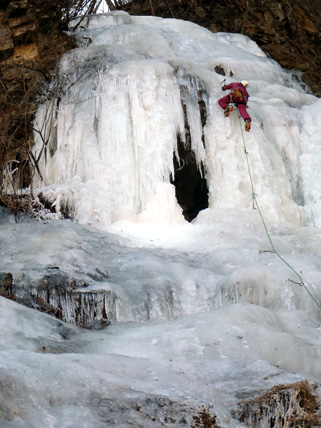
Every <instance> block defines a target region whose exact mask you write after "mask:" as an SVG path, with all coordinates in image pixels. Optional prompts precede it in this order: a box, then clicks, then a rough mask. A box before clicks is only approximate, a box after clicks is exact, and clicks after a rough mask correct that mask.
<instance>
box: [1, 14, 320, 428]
mask: <svg viewBox="0 0 321 428" xmlns="http://www.w3.org/2000/svg"><path fill="white" fill-rule="evenodd" d="M76 24H77V23H75V25H76ZM74 35H75V36H76V37H77V40H78V46H79V47H78V48H77V49H74V50H72V51H70V52H68V53H66V54H65V55H64V56H63V57H62V59H61V62H60V64H59V78H58V79H57V80H55V82H53V83H52V86H51V88H50V89H51V98H50V101H48V102H47V103H46V104H43V105H41V106H40V108H39V111H38V113H37V117H36V121H35V123H34V128H35V130H36V131H35V137H36V145H35V147H34V157H35V159H36V160H37V162H38V163H37V166H38V174H37V176H36V177H35V180H34V187H36V188H33V194H34V195H35V196H38V198H39V202H40V204H41V203H42V204H43V207H44V208H43V210H41V212H40V213H39V217H38V218H37V219H35V218H29V217H22V218H20V219H19V221H17V219H16V218H15V217H14V216H12V215H11V214H10V212H9V211H7V210H5V209H4V208H2V207H0V243H1V246H0V256H1V257H0V293H1V296H0V323H1V325H0V403H1V404H0V426H1V428H43V427H45V428H47V427H48V428H49V427H50V428H74V427H77V428H106V427H116V428H131V427H133V426H135V427H144V428H162V427H167V428H184V427H191V426H194V427H196V426H199V427H200V426H205V424H203V425H202V424H201V423H199V421H200V420H201V419H200V418H201V416H200V415H202V414H203V415H204V412H205V416H206V417H207V418H209V419H207V420H210V421H211V423H212V426H214V420H215V426H219V427H221V428H244V427H246V426H249V421H252V422H253V421H256V422H257V423H258V424H257V425H255V426H257V427H259V426H260V427H262V428H263V427H266V426H274V427H275V428H278V427H280V428H281V426H282V427H284V426H285V424H288V423H290V421H294V420H295V424H299V423H300V419H298V418H300V417H306V416H307V417H310V416H311V415H307V413H306V411H308V410H309V409H310V410H311V409H312V410H311V412H312V416H313V417H315V418H316V412H317V411H316V410H315V408H314V407H313V406H312V405H311V403H312V401H313V400H312V399H311V394H312V395H315V397H316V398H315V400H316V401H317V400H319V401H320V398H321V387H320V382H321V365H320V358H321V336H320V332H321V324H320V322H321V310H320V308H319V307H318V306H317V305H316V304H315V302H314V301H313V299H311V298H310V297H311V296H309V294H308V293H307V292H306V290H305V289H304V288H303V287H301V286H300V284H298V283H297V282H296V280H297V278H296V277H295V275H294V272H293V271H291V269H289V267H288V266H287V265H286V264H285V263H282V261H281V260H280V259H278V258H277V257H276V255H275V254H273V253H272V252H270V251H269V250H270V246H269V240H268V237H267V234H266V230H265V229H264V226H263V224H262V221H261V218H260V215H259V212H258V210H255V209H253V208H252V204H253V198H252V194H251V185H250V179H249V172H248V169H247V162H246V156H245V153H244V147H243V137H244V142H245V145H246V149H245V150H246V152H247V154H248V157H249V161H250V167H251V173H252V177H253V184H254V188H255V195H256V198H257V200H258V202H259V205H260V207H261V209H262V212H263V215H264V219H265V221H266V225H267V229H268V231H269V233H270V236H271V237H272V239H273V243H274V245H275V246H276V248H277V249H278V251H279V253H280V254H281V255H282V257H284V259H285V260H286V261H287V262H288V263H289V264H290V265H291V266H293V267H294V268H295V269H296V270H297V272H299V273H300V275H302V277H303V280H304V283H305V285H306V286H307V288H308V290H310V292H311V293H312V294H313V296H315V298H316V300H317V301H318V302H321V272H320V270H321V245H320V238H321V231H320V226H321V187H320V172H319V171H320V167H319V165H320V161H321V145H320V141H319V140H320V138H319V135H320V131H321V129H320V123H321V108H320V107H321V100H318V99H317V98H316V97H314V96H312V95H311V94H308V93H307V92H306V91H305V90H304V87H303V86H302V85H301V83H300V82H299V81H298V79H296V77H295V75H291V73H287V72H285V71H284V70H282V68H281V67H280V66H279V65H278V64H276V63H275V62H274V61H272V60H271V59H269V58H267V57H266V55H265V54H264V53H263V52H262V51H261V50H260V49H259V48H258V46H257V45H256V44H255V43H254V42H253V41H251V40H250V39H248V38H246V37H244V36H242V35H240V34H225V33H224V34H223V33H215V34H213V33H211V32H210V31H207V30H206V29H204V28H201V27H199V26H197V25H195V24H192V23H190V22H184V21H179V20H175V19H161V18H156V17H134V16H129V15H128V14H126V13H124V12H115V13H110V14H105V15H99V16H92V17H86V18H85V19H84V20H83V21H81V22H80V23H79V26H78V28H77V30H76V32H75V33H74ZM223 79H226V80H227V82H232V81H239V80H242V79H246V80H248V81H249V83H250V87H249V92H250V101H249V110H248V111H249V113H250V115H251V117H252V129H251V131H250V132H249V133H245V132H242V128H243V126H244V124H243V122H242V120H241V121H240V120H239V118H238V115H237V113H236V112H233V113H232V114H231V115H230V117H229V118H225V117H224V114H223V111H222V109H220V107H219V106H218V104H217V100H218V99H219V98H220V97H221V96H222V95H223V94H224V95H225V94H226V93H225V92H224V93H223V92H222V91H221V82H222V80H223ZM240 125H241V126H240ZM199 198H200V199H201V200H199ZM65 217H68V218H65ZM38 220H39V221H38ZM186 220H189V221H186ZM3 296H4V297H3ZM5 297H6V298H5ZM19 302H22V303H24V304H26V305H27V306H29V307H28V308H27V307H25V306H23V305H20V304H19ZM31 308H33V309H31ZM34 308H37V309H39V310H41V311H42V312H46V313H40V312H39V311H36V310H35V309H34ZM51 315H55V316H56V317H54V316H51ZM57 318H58V319H57ZM79 326H81V327H86V328H80V327H79ZM106 326H107V327H106ZM104 327H106V328H104ZM309 385H310V386H309ZM312 385H315V386H312ZM304 388H307V389H309V388H311V391H310V399H311V401H310V402H309V406H308V407H309V409H308V408H307V407H304V406H303V407H302V402H304V400H300V395H299V389H303V391H304V392H306V389H304ZM271 390H272V391H273V394H274V393H275V394H274V395H273V396H272V395H271ZM308 395H309V394H305V398H306V397H307V396H308ZM253 423H254V422H253ZM252 426H254V425H252ZM302 426H303V424H302Z"/></svg>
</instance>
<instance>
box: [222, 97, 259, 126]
mask: <svg viewBox="0 0 321 428" xmlns="http://www.w3.org/2000/svg"><path fill="white" fill-rule="evenodd" d="M217 102H218V104H219V106H220V107H222V109H223V110H225V109H226V107H227V106H228V105H229V104H231V102H232V101H231V100H230V97H229V96H228V95H226V96H225V97H223V98H220V99H219V100H218V101H217ZM236 107H237V108H238V111H239V112H240V115H241V116H242V118H243V119H244V120H246V119H249V120H250V121H251V118H250V116H249V114H248V112H247V111H246V105H245V104H236Z"/></svg>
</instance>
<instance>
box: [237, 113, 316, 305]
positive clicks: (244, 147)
mask: <svg viewBox="0 0 321 428" xmlns="http://www.w3.org/2000/svg"><path fill="white" fill-rule="evenodd" d="M238 117H239V123H240V128H241V134H242V140H243V150H244V153H245V157H246V163H247V169H248V173H249V177H250V182H251V189H252V198H253V208H254V204H255V206H256V208H257V210H258V212H259V215H260V217H261V220H262V223H263V226H264V229H265V232H266V235H267V237H268V240H269V241H270V245H271V248H272V252H273V253H274V254H275V255H277V256H278V257H279V259H280V260H281V261H282V262H283V263H284V264H286V265H287V266H288V267H289V268H290V269H291V270H292V272H294V273H295V275H296V276H297V277H298V278H299V282H295V281H292V280H289V281H291V282H294V283H295V284H298V285H300V286H301V287H304V288H305V290H306V291H307V292H308V294H309V295H310V297H311V298H312V300H313V301H314V302H315V303H316V305H317V306H318V307H319V309H321V304H320V303H319V302H318V301H317V299H316V298H315V297H314V296H313V294H312V293H311V292H310V290H309V289H308V288H307V286H306V285H305V284H304V281H303V279H302V277H301V275H300V274H299V273H298V272H297V271H296V270H295V269H294V268H293V267H292V266H291V265H290V264H289V263H288V262H287V261H286V260H284V258H283V257H282V256H281V255H280V254H279V253H278V251H277V250H276V249H275V247H274V244H273V241H272V239H271V235H270V233H269V231H268V228H267V226H266V223H265V221H264V217H263V214H262V212H261V209H260V207H259V203H258V201H257V199H256V195H255V191H254V184H253V179H252V173H251V168H250V162H249V156H248V152H247V149H246V145H245V139H244V134H243V128H242V123H241V118H240V116H238Z"/></svg>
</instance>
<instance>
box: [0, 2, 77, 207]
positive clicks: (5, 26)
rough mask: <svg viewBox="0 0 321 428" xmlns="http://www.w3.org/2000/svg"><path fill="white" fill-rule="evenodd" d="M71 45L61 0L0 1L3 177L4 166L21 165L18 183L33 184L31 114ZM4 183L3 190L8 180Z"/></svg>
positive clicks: (0, 166)
mask: <svg viewBox="0 0 321 428" xmlns="http://www.w3.org/2000/svg"><path fill="white" fill-rule="evenodd" d="M72 46H73V44H72V43H71V41H70V39H69V38H68V37H67V35H66V34H64V33H63V32H62V29H61V7H59V2H58V1H56V0H55V1H50V2H43V1H39V0H16V1H2V2H0V76H1V88H0V129H1V133H0V178H1V179H2V180H1V181H3V177H2V173H3V170H4V169H7V171H6V172H8V169H9V170H10V169H11V170H12V171H13V170H15V169H18V172H16V175H17V173H19V174H20V178H19V179H17V180H16V182H17V185H20V186H21V187H24V186H27V185H28V184H29V182H30V180H31V170H30V167H29V159H28V157H29V155H28V152H29V150H28V149H29V148H30V146H31V145H32V140H33V137H32V120H33V116H34V113H35V111H36V110H37V105H38V102H39V100H40V99H41V95H42V94H41V86H42V85H43V83H44V82H46V81H50V80H51V78H52V71H53V69H54V67H55V65H56V62H57V60H58V59H59V57H60V56H61V54H62V53H63V52H65V51H66V50H68V49H70V48H71V47H72ZM3 184H4V187H3V188H2V190H4V191H5V190H6V187H7V185H6V183H5V182H4V183H3ZM0 199H1V198H0Z"/></svg>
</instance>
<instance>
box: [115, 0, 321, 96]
mask: <svg viewBox="0 0 321 428" xmlns="http://www.w3.org/2000/svg"><path fill="white" fill-rule="evenodd" d="M123 10H126V11H127V12H128V13H130V14H131V15H151V14H154V15H157V16H162V17H164V18H165V17H166V18H178V19H184V20H188V21H192V22H195V23H197V24H199V25H202V26H203V27H206V28H208V29H209V30H211V31H213V32H217V31H224V32H230V33H241V34H244V35H246V36H248V37H250V38H251V39H252V40H254V41H255V42H256V43H257V44H258V45H259V46H260V48H261V49H262V50H263V51H264V52H266V54H267V55H268V56H270V57H271V58H273V59H275V60H276V61H277V62H278V63H280V65H281V66H282V67H284V68H286V69H288V70H295V71H298V72H299V73H298V75H299V76H300V74H301V73H300V72H302V78H303V81H304V82H305V83H307V84H308V85H309V87H310V88H311V91H312V92H313V93H314V94H316V95H317V96H320V95H321V82H320V74H321V58H320V55H319V53H320V46H321V31H320V29H321V3H320V2H315V1H312V0H292V1H289V0H280V1H277V0H231V1H225V0H216V1H214V0H164V1H163V0H160V1H155V0H134V1H132V2H131V3H128V4H127V5H125V6H123Z"/></svg>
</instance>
